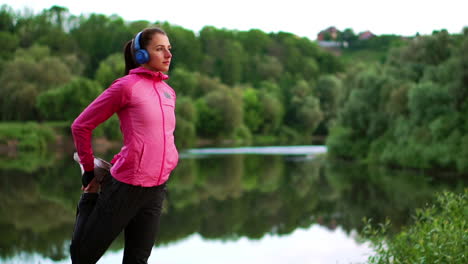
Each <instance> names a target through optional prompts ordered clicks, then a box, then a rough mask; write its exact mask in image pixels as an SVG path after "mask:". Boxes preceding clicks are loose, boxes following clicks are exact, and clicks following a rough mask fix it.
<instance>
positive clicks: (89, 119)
mask: <svg viewBox="0 0 468 264" xmlns="http://www.w3.org/2000/svg"><path fill="white" fill-rule="evenodd" d="M166 79H168V76H167V75H165V74H163V73H161V72H153V71H150V70H148V69H145V68H143V67H139V68H136V69H133V70H131V71H130V73H129V74H128V75H126V76H124V77H122V78H120V79H117V80H116V81H115V82H114V83H113V84H112V85H111V86H110V87H109V88H107V89H106V90H105V91H104V92H103V93H102V94H101V95H99V97H97V98H96V99H95V100H94V101H93V102H92V103H91V104H90V105H89V106H88V107H87V108H86V109H85V110H84V111H83V112H82V113H81V114H80V115H79V116H78V117H77V118H76V119H75V121H74V122H73V124H72V126H71V128H72V134H73V139H74V142H75V147H76V150H77V152H78V156H79V157H80V160H81V163H82V164H83V167H84V169H85V170H86V171H90V170H93V168H94V162H93V161H94V156H93V150H92V147H91V135H92V130H93V129H94V128H96V127H97V126H98V125H99V124H101V123H102V122H104V121H105V120H107V119H108V118H109V117H110V116H112V114H114V113H116V112H117V115H118V116H119V119H120V129H121V131H122V134H123V147H122V149H121V150H120V152H119V153H118V154H117V155H115V156H114V158H113V159H112V161H111V163H112V164H114V165H113V166H112V169H111V174H112V176H113V177H114V178H115V179H117V180H118V181H121V182H124V183H127V184H131V185H136V186H144V187H151V186H157V185H161V184H163V183H165V182H166V181H167V179H168V178H169V175H170V173H171V171H172V170H173V169H174V168H175V167H176V165H177V162H178V158H179V155H178V152H177V149H176V147H175V144H174V135H173V133H174V129H175V123H176V120H175V113H174V108H175V102H176V94H175V92H174V90H173V89H172V88H171V87H170V86H169V85H168V84H166V83H165V82H164V80H166Z"/></svg>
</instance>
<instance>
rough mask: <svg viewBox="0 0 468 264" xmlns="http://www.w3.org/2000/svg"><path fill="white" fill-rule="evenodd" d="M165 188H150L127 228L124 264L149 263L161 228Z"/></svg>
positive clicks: (163, 186) (162, 186)
mask: <svg viewBox="0 0 468 264" xmlns="http://www.w3.org/2000/svg"><path fill="white" fill-rule="evenodd" d="M165 188H166V187H165V185H161V186H157V187H151V188H148V190H147V191H146V193H145V195H144V196H145V197H144V199H145V204H144V205H143V207H141V208H140V210H139V211H138V213H137V214H136V215H135V217H134V218H133V219H132V220H131V221H130V223H129V224H128V225H127V227H126V228H125V249H124V258H123V264H137V263H138V264H140V263H141V264H146V263H147V261H148V258H149V256H150V254H151V250H152V248H153V246H154V242H155V240H156V235H157V233H158V230H159V219H160V216H161V212H162V205H163V201H164V198H165V193H166V189H165Z"/></svg>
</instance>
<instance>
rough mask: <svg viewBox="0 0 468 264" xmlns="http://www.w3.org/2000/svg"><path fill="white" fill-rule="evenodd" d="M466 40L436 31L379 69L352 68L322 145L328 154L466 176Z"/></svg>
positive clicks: (398, 51)
mask: <svg viewBox="0 0 468 264" xmlns="http://www.w3.org/2000/svg"><path fill="white" fill-rule="evenodd" d="M466 40H467V37H466V36H456V35H453V36H451V35H448V34H447V32H446V31H441V32H435V33H434V34H433V35H431V36H424V37H416V38H414V39H412V40H409V41H408V45H406V46H401V47H399V48H398V49H394V50H392V51H391V52H390V56H389V57H388V60H387V61H386V63H385V64H384V65H380V66H376V67H373V68H370V69H368V70H365V71H362V70H361V72H355V71H356V70H355V69H353V68H351V70H350V71H349V73H346V75H345V77H344V81H345V82H343V83H345V84H346V85H345V87H344V91H346V93H347V94H348V96H344V97H342V98H345V99H344V103H343V107H342V108H341V109H340V111H339V112H338V119H337V120H336V123H335V124H334V125H336V126H337V129H332V131H331V134H330V135H329V140H327V142H328V143H327V144H332V145H329V150H330V154H331V155H332V156H341V157H346V158H355V159H359V160H362V161H367V162H377V163H383V164H387V165H391V166H397V167H410V168H421V169H443V170H448V171H458V172H460V173H464V172H466V166H465V165H462V164H464V163H466V162H467V158H466V155H465V154H464V153H465V152H464V150H463V149H464V148H466V143H465V141H464V140H465V139H464V136H465V135H466V134H467V133H468V130H467V128H468V127H467V125H466V124H467V122H466V115H467V114H468V111H467V110H468V108H467V107H466V105H467V104H466V98H467V96H468V93H467V92H466V91H467V90H466V86H465V85H464V80H465V77H464V76H465V72H466V70H465V68H466V67H465V63H464V61H465V56H464V55H463V52H464V51H465V49H466V46H465V43H468V42H466ZM357 69H358V68H357ZM353 144H354V145H355V146H353ZM461 153H463V154H462V155H460V154H461Z"/></svg>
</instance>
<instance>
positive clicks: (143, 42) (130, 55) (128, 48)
mask: <svg viewBox="0 0 468 264" xmlns="http://www.w3.org/2000/svg"><path fill="white" fill-rule="evenodd" d="M155 34H162V35H167V34H166V32H165V31H164V30H162V29H161V28H158V27H152V28H146V29H144V30H143V31H142V33H141V36H140V47H141V48H143V49H146V47H147V46H148V44H149V42H150V41H151V39H152V38H153V36H154V35H155ZM135 36H136V35H135ZM134 40H135V37H134V38H133V39H132V40H129V41H127V43H125V48H124V58H125V75H127V74H128V73H129V72H130V70H132V69H135V68H137V67H139V66H140V64H138V63H137V62H136V61H135V56H134V45H133V41H134Z"/></svg>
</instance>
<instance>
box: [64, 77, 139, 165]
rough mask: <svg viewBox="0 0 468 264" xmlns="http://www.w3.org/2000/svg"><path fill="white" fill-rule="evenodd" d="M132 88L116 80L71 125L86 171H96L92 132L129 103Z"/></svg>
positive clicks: (77, 149)
mask: <svg viewBox="0 0 468 264" xmlns="http://www.w3.org/2000/svg"><path fill="white" fill-rule="evenodd" d="M129 92H130V88H129V87H128V86H127V85H125V82H124V81H121V80H116V81H115V82H114V83H113V84H112V85H111V86H110V87H109V88H107V89H106V90H105V91H104V92H102V93H101V95H99V96H98V97H97V98H96V99H95V100H94V101H93V102H92V103H91V104H90V105H88V107H86V109H85V110H83V112H81V114H80V115H79V116H78V117H77V118H76V119H75V121H74V122H73V124H72V125H71V130H72V135H73V141H74V143H75V147H76V151H77V153H78V156H79V157H80V162H81V164H82V165H83V168H84V170H85V171H91V170H93V169H94V155H93V149H92V145H91V137H92V131H93V130H94V129H95V128H96V127H97V126H98V125H99V124H101V123H102V122H104V121H106V120H107V119H108V118H109V117H111V116H112V115H113V114H114V113H115V112H117V111H119V110H120V109H121V108H123V107H125V105H126V104H127V103H128V101H129V98H130V95H129Z"/></svg>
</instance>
